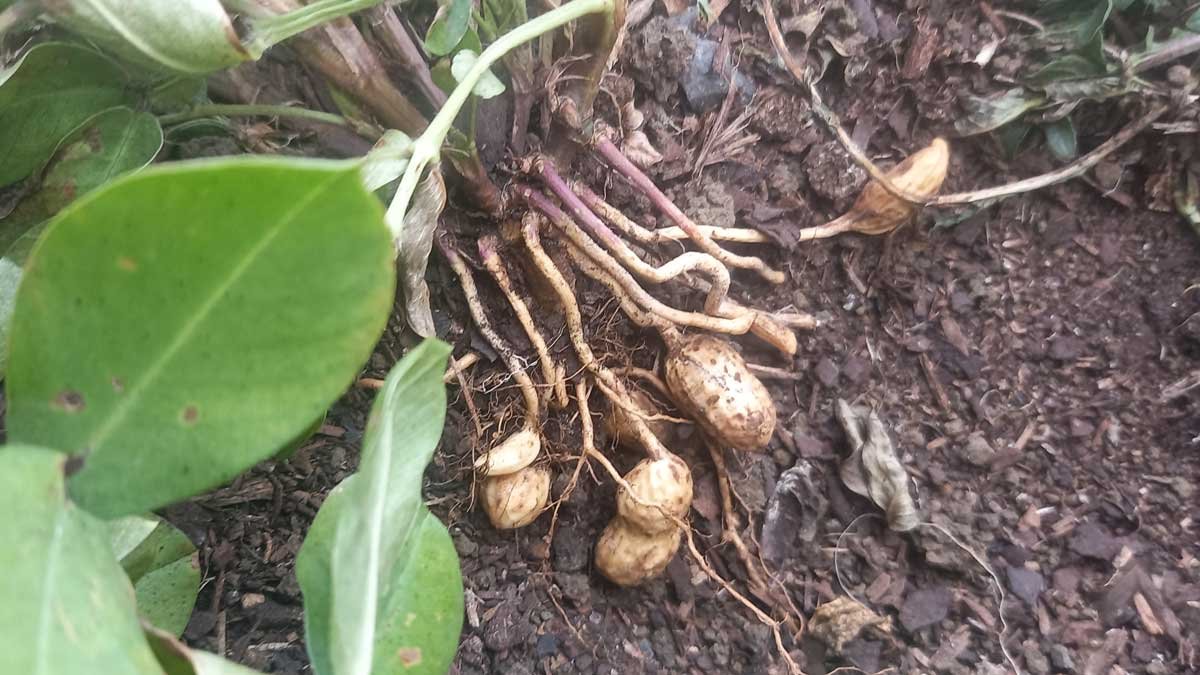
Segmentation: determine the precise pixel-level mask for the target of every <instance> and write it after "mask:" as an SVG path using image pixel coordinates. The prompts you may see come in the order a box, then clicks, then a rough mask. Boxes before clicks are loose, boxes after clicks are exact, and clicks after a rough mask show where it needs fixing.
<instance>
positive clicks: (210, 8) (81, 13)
mask: <svg viewBox="0 0 1200 675" xmlns="http://www.w3.org/2000/svg"><path fill="white" fill-rule="evenodd" d="M44 6H45V7H46V8H47V10H49V12H50V14H51V15H52V16H53V17H54V19H55V21H57V22H58V23H59V24H61V25H62V26H63V27H64V28H66V29H67V30H70V31H72V32H74V33H78V34H79V35H82V36H84V37H87V38H88V39H90V40H92V41H93V42H95V43H96V44H98V45H100V46H101V47H103V48H105V49H107V50H110V51H112V52H113V53H114V54H116V55H118V56H120V57H121V58H123V59H126V60H128V61H130V62H132V63H137V64H140V65H143V66H147V67H149V68H152V69H156V70H163V69H165V70H169V71H173V72H177V73H193V74H197V75H200V74H205V73H211V72H214V71H217V70H221V69H222V68H227V67H229V66H233V65H237V64H238V63H241V62H242V61H248V60H250V59H251V58H252V57H251V55H250V54H249V52H247V50H246V48H245V46H244V45H243V44H242V43H241V40H239V39H238V37H237V31H236V30H235V29H234V27H233V24H232V23H231V22H230V20H229V15H228V14H226V13H225V9H224V8H223V7H222V6H221V3H220V2H218V0H137V2H130V1H129V0H55V1H54V2H46V3H44Z"/></svg>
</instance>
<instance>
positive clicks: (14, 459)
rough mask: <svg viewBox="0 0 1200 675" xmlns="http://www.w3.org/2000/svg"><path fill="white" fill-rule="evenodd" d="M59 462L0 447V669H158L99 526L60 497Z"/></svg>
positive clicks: (44, 453)
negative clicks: (1, 542)
mask: <svg viewBox="0 0 1200 675" xmlns="http://www.w3.org/2000/svg"><path fill="white" fill-rule="evenodd" d="M66 460H67V458H66V457H64V456H63V455H61V454H59V453H56V452H52V451H50V450H43V449H40V448H33V447H26V446H7V447H4V448H0V513H3V514H4V517H3V518H0V541H3V542H4V545H3V546H0V570H3V573H0V598H3V599H4V600H3V602H0V672H2V673H88V674H89V675H107V674H109V673H111V674H112V675H140V674H141V673H161V672H162V671H161V669H160V668H159V667H158V664H157V663H156V661H155V659H154V655H153V653H151V651H150V648H149V646H148V645H147V644H146V639H145V638H144V637H143V636H142V629H141V626H139V625H138V620H137V614H136V612H135V610H134V596H133V589H131V588H130V587H129V581H128V580H127V579H126V578H125V574H124V573H123V572H122V571H121V566H120V565H119V564H117V561H116V560H115V559H114V558H113V555H112V550H111V549H110V548H109V543H108V540H107V530H106V529H105V527H104V523H102V522H100V521H98V520H97V519H96V518H94V517H93V516H91V515H89V514H88V513H87V512H85V511H83V510H81V509H79V508H78V507H76V506H75V505H74V504H71V503H70V502H68V501H67V499H66V495H65V493H64V488H63V468H64V464H65V462H66Z"/></svg>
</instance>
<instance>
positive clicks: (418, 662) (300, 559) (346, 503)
mask: <svg viewBox="0 0 1200 675" xmlns="http://www.w3.org/2000/svg"><path fill="white" fill-rule="evenodd" d="M449 353H450V350H449V347H448V346H447V345H445V344H444V343H442V342H439V341H437V340H425V341H424V342H422V343H421V345H420V346H418V347H417V348H416V349H414V350H413V351H412V352H411V353H409V354H408V355H407V356H405V357H404V359H403V360H401V361H400V363H398V364H397V365H396V366H395V367H394V368H393V369H392V372H391V373H390V374H389V375H388V377H387V380H386V382H385V384H384V386H383V389H382V390H381V391H380V393H379V397H378V398H377V399H376V400H375V406H374V408H373V409H372V411H371V419H370V421H369V423H368V425H367V433H366V437H365V440H364V445H363V454H362V463H361V464H360V466H359V471H358V473H356V474H355V475H353V476H351V477H350V478H347V479H346V480H344V481H342V483H341V484H340V485H338V487H337V488H335V489H334V491H333V492H331V493H330V494H329V496H328V497H327V498H326V500H325V503H324V504H322V505H321V510H320V511H319V512H318V513H317V518H316V520H315V521H313V524H312V527H311V528H310V529H309V532H308V536H307V538H306V539H305V540H304V545H303V546H302V547H301V549H300V554H299V555H298V556H297V558H296V577H297V579H298V580H299V582H300V589H301V591H302V592H303V593H304V627H305V634H306V637H307V643H308V651H309V655H310V656H311V657H312V665H313V671H314V672H316V673H318V675H367V674H368V673H409V674H413V675H420V674H426V673H428V674H429V675H434V674H436V675H442V674H443V673H445V672H446V670H447V668H449V666H450V662H451V661H452V660H453V658H454V653H455V650H456V649H457V646H458V637H459V633H460V631H461V629H462V613H463V600H462V576H461V572H460V571H459V565H458V554H457V553H456V552H455V550H454V544H453V542H452V541H451V540H450V534H449V533H448V532H447V531H446V528H445V526H444V525H442V524H441V523H440V522H438V520H437V519H436V518H434V516H433V514H431V513H430V512H429V509H427V508H426V507H425V504H424V502H423V500H422V498H421V481H422V476H423V474H424V471H425V466H426V464H428V463H429V460H430V458H431V457H432V456H433V451H434V449H435V448H436V447H437V443H438V439H439V438H440V437H441V430H442V423H443V421H444V419H445V412H446V410H445V408H446V387H445V385H444V384H442V373H444V372H445V368H446V358H447V356H448V355H449Z"/></svg>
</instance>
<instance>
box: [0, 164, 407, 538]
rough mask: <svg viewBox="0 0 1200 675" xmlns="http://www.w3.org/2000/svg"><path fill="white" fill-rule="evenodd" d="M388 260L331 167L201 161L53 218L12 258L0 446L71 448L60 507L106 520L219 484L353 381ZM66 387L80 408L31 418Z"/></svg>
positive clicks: (353, 181)
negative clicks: (21, 269) (16, 279)
mask: <svg viewBox="0 0 1200 675" xmlns="http://www.w3.org/2000/svg"><path fill="white" fill-rule="evenodd" d="M392 251H393V249H392V246H391V242H390V236H389V234H388V231H387V227H386V226H385V225H384V223H383V213H382V208H381V206H380V204H379V202H378V200H377V199H376V198H375V197H374V196H373V195H372V194H370V193H369V192H367V191H366V190H365V189H364V188H363V186H362V184H361V179H360V178H359V175H358V171H357V170H356V169H355V168H354V167H353V166H351V165H347V164H345V163H326V162H317V161H312V160H303V161H296V160H283V159H253V160H251V159H239V160H221V161H205V162H195V163H178V164H173V165H170V166H164V167H161V168H156V169H150V170H147V171H145V172H141V173H137V174H134V175H129V176H125V177H123V178H121V179H118V180H117V181H115V182H113V183H111V184H109V185H108V186H107V187H105V188H103V189H101V190H97V191H95V192H93V193H91V194H89V195H87V196H85V197H84V198H82V199H81V200H80V201H78V202H76V203H74V204H72V205H71V206H69V207H68V208H67V209H65V210H64V211H63V212H62V213H60V214H59V215H58V216H57V218H56V219H55V220H53V221H51V224H50V226H49V227H48V228H47V230H46V232H45V234H44V235H43V236H42V238H41V241H40V242H39V243H38V245H37V247H36V248H35V249H34V252H33V254H32V256H31V257H30V259H29V262H28V265H27V268H26V270H25V278H24V280H23V281H22V282H21V285H20V290H19V293H18V297H17V301H16V309H15V312H14V315H13V322H12V335H11V340H10V356H11V361H10V363H11V366H12V367H11V368H10V369H9V373H8V382H7V386H8V395H9V415H8V424H9V434H10V438H12V439H22V440H26V441H29V442H34V443H38V444H40V445H45V446H47V447H52V448H55V449H58V450H60V451H62V452H65V453H77V452H80V451H81V450H82V449H83V448H88V449H89V450H90V453H89V455H88V461H87V464H86V465H85V466H84V467H83V469H82V470H80V471H79V473H77V474H76V475H75V476H73V477H72V479H71V481H70V489H71V494H72V496H73V497H74V498H75V499H76V500H78V501H79V502H80V504H82V505H85V506H86V507H87V508H88V509H89V510H91V511H93V512H95V513H98V514H102V515H104V516H106V517H116V516H122V515H129V514H133V513H141V512H145V511H148V510H151V509H154V508H157V507H160V506H163V505H165V504H169V503H172V502H175V501H178V500H180V499H183V498H186V497H188V496H191V495H193V494H196V493H198V492H200V491H202V490H204V489H207V488H209V487H212V486H215V485H217V484H219V483H221V482H224V481H226V480H229V479H230V478H232V477H233V476H235V475H237V474H238V473H240V472H242V471H244V470H245V469H247V468H249V467H250V466H252V465H254V464H255V463H257V462H258V461H261V460H263V459H266V458H268V457H270V456H271V455H273V454H274V453H276V452H277V451H278V450H279V449H280V448H282V447H283V446H284V445H285V444H287V443H288V442H290V441H291V440H292V439H294V438H295V437H296V435H297V434H299V433H300V431H301V430H303V429H304V428H306V427H307V426H308V425H309V424H311V423H312V421H313V420H314V419H316V418H317V417H319V416H320V415H321V414H322V413H323V412H324V411H325V410H326V408H327V407H328V406H329V404H330V403H331V402H332V401H333V400H335V399H336V398H337V397H338V396H339V395H340V394H341V393H342V392H343V391H344V390H345V388H346V386H347V384H348V383H349V382H351V381H352V379H353V378H354V375H355V373H356V372H357V371H358V369H359V368H360V367H361V365H362V363H363V362H364V361H366V359H367V357H368V355H369V354H370V352H371V347H372V346H373V345H374V344H375V341H376V340H377V339H378V337H379V335H380V333H381V332H382V330H383V326H384V323H385V321H386V317H387V315H388V312H389V310H390V308H391V305H392V301H393V298H394V281H395V276H394V275H395V271H394V266H393V263H392ZM125 260H128V261H133V262H134V263H135V264H134V265H133V269H132V270H131V269H129V268H130V265H128V264H123V262H122V261H125ZM317 269H319V270H321V274H319V275H315V274H313V273H312V271H313V270H317ZM247 326H253V327H254V330H247V329H246V327H247ZM83 355H86V358H84V356H83ZM114 376H116V377H119V378H120V380H121V381H122V386H121V387H114V386H113V378H114ZM67 390H71V391H76V392H78V393H79V394H80V395H81V396H82V399H83V400H84V401H86V407H85V408H83V409H82V410H78V411H76V412H74V413H70V414H67V413H66V411H65V410H63V409H62V408H58V407H53V406H48V405H47V402H48V401H51V400H53V399H54V398H55V397H56V396H58V395H59V394H60V393H61V392H63V391H67ZM188 406H192V407H194V409H195V412H196V415H195V419H191V417H192V416H191V415H190V414H188V413H187V411H186V408H187V407H188ZM151 458H152V461H151ZM131 463H132V464H133V465H136V466H138V467H139V468H138V470H137V471H130V470H129V467H130V466H131ZM185 469H186V470H185Z"/></svg>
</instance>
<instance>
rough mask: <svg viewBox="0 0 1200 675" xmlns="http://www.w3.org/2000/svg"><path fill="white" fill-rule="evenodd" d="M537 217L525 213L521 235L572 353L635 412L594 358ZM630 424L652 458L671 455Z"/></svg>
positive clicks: (640, 425)
mask: <svg viewBox="0 0 1200 675" xmlns="http://www.w3.org/2000/svg"><path fill="white" fill-rule="evenodd" d="M537 226H538V222H537V218H536V217H534V216H533V214H532V213H530V214H527V215H526V217H525V219H524V223H523V227H522V228H521V233H522V236H523V237H524V239H525V246H526V247H528V249H529V252H530V254H532V257H533V262H534V264H535V265H537V267H538V269H539V270H541V272H542V275H543V276H545V278H546V281H547V282H548V283H549V284H550V286H551V288H552V289H553V290H554V292H555V294H556V295H558V300H559V304H561V305H562V308H563V315H564V316H565V318H566V321H567V332H568V333H569V334H570V336H571V343H572V344H573V345H574V346H575V352H576V353H577V354H578V355H579V360H580V362H581V363H582V364H583V367H584V368H587V369H588V370H589V371H591V373H592V374H593V375H594V376H595V377H596V381H597V383H598V384H599V385H601V388H602V389H604V392H605V394H607V395H608V397H609V399H610V400H612V402H613V403H614V404H615V405H618V406H620V407H621V409H622V410H627V411H631V412H635V413H636V412H637V410H638V409H637V406H635V405H633V404H632V403H631V402H630V400H629V392H628V391H627V390H626V389H625V385H624V383H622V382H621V380H620V379H618V378H617V376H616V375H615V374H613V372H612V371H611V370H609V369H608V368H605V367H604V366H603V365H601V364H600V362H599V361H597V360H596V355H595V354H594V353H592V348H591V347H589V346H588V343H587V339H586V338H585V337H584V335H583V317H582V316H581V315H580V313H579V304H578V303H577V302H576V300H575V295H574V294H573V293H571V288H570V286H569V285H568V284H567V280H566V279H564V278H563V276H562V273H561V272H559V271H558V268H557V267H555V266H554V261H553V260H551V259H550V256H549V255H547V254H546V251H545V249H543V248H542V242H541V239H540V238H539V237H538V231H537ZM629 422H630V424H632V425H633V429H634V432H635V434H636V435H637V438H638V441H639V442H641V444H642V448H643V449H644V450H645V451H646V454H647V455H649V456H650V458H651V459H662V458H664V457H666V456H667V455H668V454H670V451H669V450H667V448H666V447H665V446H663V444H662V442H661V441H659V440H658V438H657V437H656V436H655V435H654V433H653V432H652V431H650V427H648V426H646V423H645V422H644V421H642V419H641V418H640V417H638V416H637V415H630V417H629Z"/></svg>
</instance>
